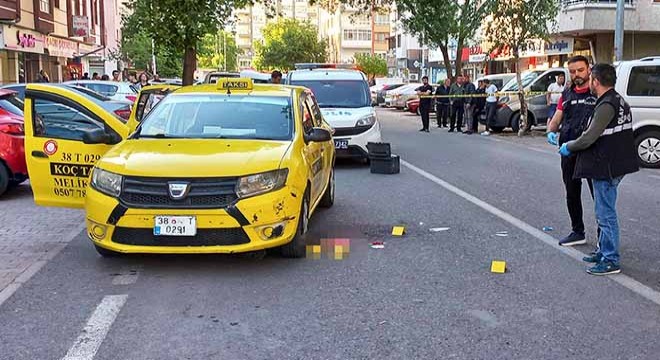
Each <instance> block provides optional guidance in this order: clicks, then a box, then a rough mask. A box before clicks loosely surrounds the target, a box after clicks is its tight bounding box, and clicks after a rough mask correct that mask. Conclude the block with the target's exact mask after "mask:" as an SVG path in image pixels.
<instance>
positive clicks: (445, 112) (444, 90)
mask: <svg viewBox="0 0 660 360" xmlns="http://www.w3.org/2000/svg"><path fill="white" fill-rule="evenodd" d="M450 86H451V80H450V79H445V81H444V83H443V84H441V85H440V86H438V88H437V89H436V90H435V95H437V96H446V95H449V90H450ZM450 105H451V104H450V102H449V98H448V97H440V98H436V99H435V111H436V121H437V122H438V127H439V128H440V127H447V118H448V117H449V107H450Z"/></svg>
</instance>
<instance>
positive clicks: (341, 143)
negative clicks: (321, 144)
mask: <svg viewBox="0 0 660 360" xmlns="http://www.w3.org/2000/svg"><path fill="white" fill-rule="evenodd" d="M335 149H338V150H345V149H348V140H344V139H335Z"/></svg>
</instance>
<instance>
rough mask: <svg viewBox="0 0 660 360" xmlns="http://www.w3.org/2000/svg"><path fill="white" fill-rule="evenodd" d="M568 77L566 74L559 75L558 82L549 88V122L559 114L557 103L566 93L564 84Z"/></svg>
mask: <svg viewBox="0 0 660 360" xmlns="http://www.w3.org/2000/svg"><path fill="white" fill-rule="evenodd" d="M565 83H566V77H565V76H564V74H559V75H557V80H556V81H555V82H553V83H552V84H550V85H549V86H548V94H546V96H545V98H546V102H547V103H548V122H550V121H552V117H553V116H554V115H555V112H557V103H558V102H559V98H560V97H561V93H562V92H564V84H565Z"/></svg>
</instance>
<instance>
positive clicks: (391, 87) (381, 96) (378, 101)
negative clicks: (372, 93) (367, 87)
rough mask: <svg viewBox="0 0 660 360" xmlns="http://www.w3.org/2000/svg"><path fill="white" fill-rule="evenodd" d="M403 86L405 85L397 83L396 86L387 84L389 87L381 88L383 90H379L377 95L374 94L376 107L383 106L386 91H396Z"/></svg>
mask: <svg viewBox="0 0 660 360" xmlns="http://www.w3.org/2000/svg"><path fill="white" fill-rule="evenodd" d="M403 85H405V84H403V83H397V84H389V85H385V86H383V88H382V89H380V91H378V93H377V94H376V105H385V95H386V93H387V91H388V90H394V89H398V88H400V87H402V86H403Z"/></svg>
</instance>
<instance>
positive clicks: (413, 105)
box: [406, 98, 419, 115]
mask: <svg viewBox="0 0 660 360" xmlns="http://www.w3.org/2000/svg"><path fill="white" fill-rule="evenodd" d="M406 108H407V109H408V111H409V112H411V113H413V114H417V115H419V98H417V99H412V100H408V102H407V103H406Z"/></svg>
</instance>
